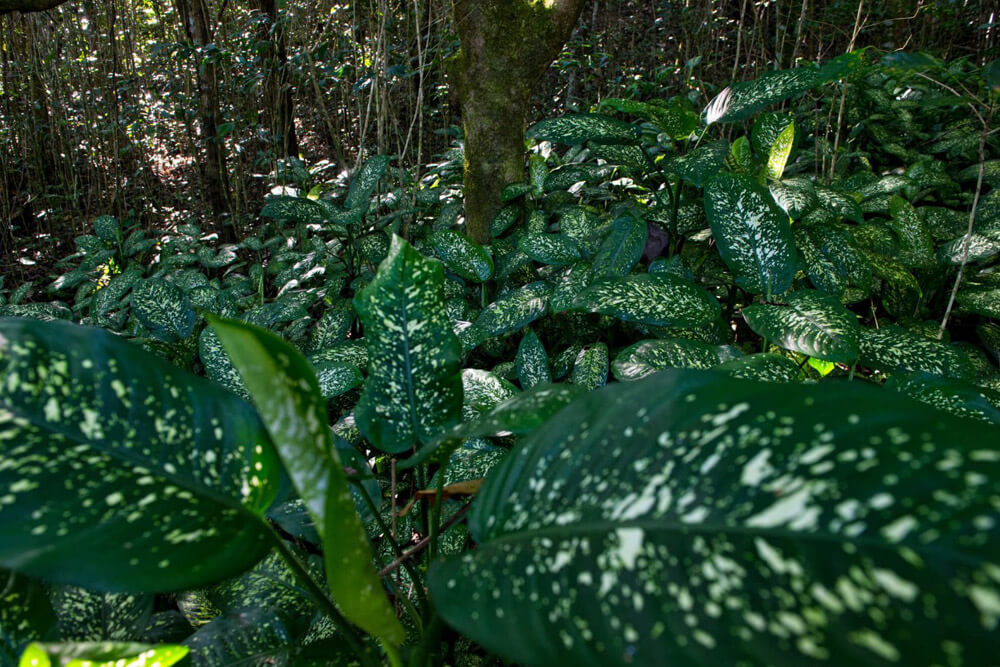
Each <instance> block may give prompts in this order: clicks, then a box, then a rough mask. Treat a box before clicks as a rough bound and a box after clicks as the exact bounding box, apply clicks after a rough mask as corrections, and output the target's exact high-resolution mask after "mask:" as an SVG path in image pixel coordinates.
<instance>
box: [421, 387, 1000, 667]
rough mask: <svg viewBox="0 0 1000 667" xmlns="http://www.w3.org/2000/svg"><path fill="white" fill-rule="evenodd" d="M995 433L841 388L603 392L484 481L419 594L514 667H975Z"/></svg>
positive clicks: (995, 470)
mask: <svg viewBox="0 0 1000 667" xmlns="http://www.w3.org/2000/svg"><path fill="white" fill-rule="evenodd" d="M998 437H1000V429H998V428H997V427H994V426H988V425H985V424H981V423H978V422H974V421H972V420H966V419H961V418H957V417H954V416H951V415H948V414H946V413H941V412H937V411H934V410H931V409H928V408H927V407H926V406H925V405H923V404H919V403H914V402H913V401H911V400H910V399H908V398H905V397H903V396H900V395H899V394H896V393H895V392H891V391H888V390H885V389H882V388H878V387H870V386H863V385H858V384H857V383H851V384H848V383H831V384H824V385H802V384H795V385H782V384H773V383H771V384H766V383H759V382H750V381H745V380H735V379H732V378H729V377H727V376H724V375H722V374H718V373H708V372H691V371H671V372H666V373H661V374H659V375H656V376H654V377H651V378H649V379H647V380H644V381H642V382H638V383H629V384H621V385H617V386H614V387H608V388H605V389H602V390H599V391H596V392H591V393H589V394H587V395H585V396H584V397H583V398H581V399H579V400H578V401H576V402H575V403H574V404H572V405H571V406H569V407H568V408H566V409H565V410H563V411H562V412H560V413H559V414H558V415H557V416H556V417H555V418H553V419H551V420H549V422H548V423H547V424H546V425H545V426H544V427H543V428H541V429H539V430H538V431H537V432H535V433H534V434H532V436H530V437H529V438H528V439H527V440H526V441H525V442H524V443H523V444H522V445H521V446H519V447H518V449H516V450H514V451H513V452H512V453H511V454H510V455H508V456H507V457H506V458H505V459H504V460H503V461H502V462H501V463H500V464H499V465H498V466H497V467H496V468H494V469H493V471H492V472H491V474H490V476H489V477H488V478H487V481H486V484H485V485H484V486H483V488H482V489H481V490H480V491H479V494H478V496H477V498H476V500H475V506H474V509H473V512H472V514H471V516H470V519H469V529H470V532H471V534H472V536H473V538H474V539H475V541H476V542H477V544H478V546H477V548H476V549H474V550H472V551H469V552H467V553H465V554H462V555H456V556H452V557H449V558H447V559H445V560H444V561H439V562H437V563H435V564H433V565H432V567H431V570H430V573H429V577H428V583H429V586H430V591H431V595H432V597H433V599H434V602H435V606H436V607H437V609H438V610H439V611H440V612H441V614H442V615H443V616H444V618H445V620H446V621H447V622H448V623H449V624H451V625H452V626H453V627H455V628H456V629H457V630H459V631H460V632H462V633H463V634H465V635H466V636H469V637H471V638H472V639H474V640H475V641H477V642H479V643H481V644H482V645H483V646H485V647H486V648H487V649H488V650H489V651H491V652H495V653H497V654H499V655H501V656H503V657H504V658H505V659H507V660H510V661H512V662H515V663H518V664H524V665H617V664H635V665H737V664H747V665H765V664H779V665H818V664H830V665H846V664H850V665H893V664H895V665H931V664H942V665H943V664H948V663H949V662H951V663H954V664H967V665H980V664H990V663H991V662H992V661H993V660H994V658H995V656H996V632H997V629H998V627H1000V606H998V604H997V600H998V599H1000V522H998V521H997V520H996V507H995V505H994V503H995V499H996V497H997V496H998V495H1000V456H998V454H997V451H996V448H995V447H993V446H992V443H995V442H996V441H997V439H998Z"/></svg>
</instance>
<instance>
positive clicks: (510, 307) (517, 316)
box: [473, 281, 552, 340]
mask: <svg viewBox="0 0 1000 667" xmlns="http://www.w3.org/2000/svg"><path fill="white" fill-rule="evenodd" d="M551 291H552V288H551V287H550V286H549V285H547V284H546V283H543V282H540V281H539V282H534V283H529V284H527V285H525V286H524V287H520V288H518V289H516V290H514V291H512V292H508V293H507V294H505V295H504V296H502V297H500V298H499V299H497V300H496V301H494V302H493V303H491V304H490V305H488V306H486V308H484V309H483V312H481V313H480V314H479V317H478V318H476V321H475V323H474V325H473V326H474V327H475V329H476V335H477V337H478V339H479V340H485V339H486V338H490V337H493V336H502V335H504V334H508V333H510V332H512V331H517V330H518V329H522V328H524V327H526V326H528V325H529V324H531V323H532V322H534V321H535V320H537V319H538V318H539V317H541V316H542V315H544V314H545V311H546V309H547V307H548V301H549V293H550V292H551Z"/></svg>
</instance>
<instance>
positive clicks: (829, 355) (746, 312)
mask: <svg viewBox="0 0 1000 667" xmlns="http://www.w3.org/2000/svg"><path fill="white" fill-rule="evenodd" d="M782 298H783V300H784V301H785V302H786V303H787V304H788V305H787V306H775V305H768V304H754V305H752V306H747V307H746V308H744V309H743V318H744V319H745V320H746V321H747V324H749V325H750V328H751V329H753V330H754V331H755V332H756V333H758V334H759V335H761V336H763V337H764V338H766V339H767V340H769V341H771V342H772V343H774V344H776V345H777V346H779V347H783V348H784V349H786V350H792V351H793V352H799V353H801V354H804V355H806V356H809V357H816V358H818V359H825V360H826V361H832V362H834V363H839V364H848V365H850V364H853V363H854V362H855V361H857V359H858V337H859V336H860V334H861V328H860V327H859V326H858V318H857V316H855V315H854V314H853V313H851V312H848V310H847V309H846V308H844V306H843V305H842V304H841V303H840V300H839V299H837V298H836V297H832V296H830V295H828V294H823V293H822V292H816V291H813V290H797V291H795V292H789V293H788V294H786V295H785V296H784V297H782Z"/></svg>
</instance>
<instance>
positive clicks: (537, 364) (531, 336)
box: [517, 329, 552, 389]
mask: <svg viewBox="0 0 1000 667" xmlns="http://www.w3.org/2000/svg"><path fill="white" fill-rule="evenodd" d="M517 377H518V380H519V381H520V382H521V388H522V389H531V388H532V387H534V386H535V385H537V384H542V383H548V382H552V372H551V371H550V370H549V355H548V353H546V351H545V346H543V345H542V341H540V340H538V336H537V335H535V332H534V331H532V330H531V329H528V332H527V333H525V334H524V337H522V338H521V342H520V344H519V345H518V346H517Z"/></svg>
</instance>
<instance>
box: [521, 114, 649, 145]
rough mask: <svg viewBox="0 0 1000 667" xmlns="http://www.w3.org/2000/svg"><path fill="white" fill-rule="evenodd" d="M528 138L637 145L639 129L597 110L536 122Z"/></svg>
mask: <svg viewBox="0 0 1000 667" xmlns="http://www.w3.org/2000/svg"><path fill="white" fill-rule="evenodd" d="M526 136H527V138H528V139H534V140H536V141H552V142H554V143H559V144H568V145H570V146H575V145H577V144H582V143H585V142H587V141H592V142H594V143H595V144H637V143H638V137H637V136H636V132H635V130H634V129H633V128H632V126H631V125H629V124H628V123H626V122H624V121H621V120H618V119H617V118H612V117H610V116H605V115H603V114H597V113H578V114H567V115H565V116H560V117H559V118H547V119H546V120H543V121H540V122H538V123H535V124H534V125H533V126H532V127H531V128H530V129H529V130H528V132H527V134H526Z"/></svg>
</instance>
